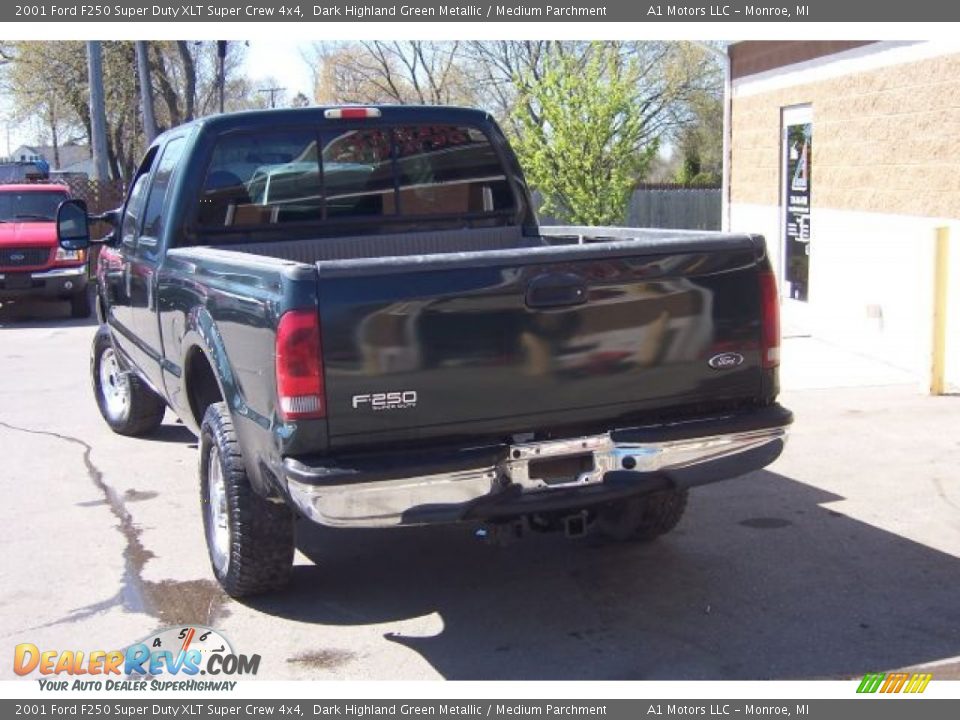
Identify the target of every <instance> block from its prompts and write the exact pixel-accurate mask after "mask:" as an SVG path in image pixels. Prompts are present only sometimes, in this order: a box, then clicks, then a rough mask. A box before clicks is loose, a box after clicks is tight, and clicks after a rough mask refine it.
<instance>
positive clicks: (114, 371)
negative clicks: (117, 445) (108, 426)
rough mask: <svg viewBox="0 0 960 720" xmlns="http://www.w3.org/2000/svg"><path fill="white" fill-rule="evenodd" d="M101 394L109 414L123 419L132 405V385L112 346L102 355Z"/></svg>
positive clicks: (116, 418)
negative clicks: (121, 367)
mask: <svg viewBox="0 0 960 720" xmlns="http://www.w3.org/2000/svg"><path fill="white" fill-rule="evenodd" d="M100 395H101V396H102V397H103V404H104V406H105V408H106V411H107V414H108V415H109V416H110V417H111V418H113V419H114V420H119V419H121V418H122V417H123V415H124V413H126V411H127V407H128V406H129V405H130V385H129V383H128V382H127V375H126V373H125V372H123V370H121V369H120V363H119V362H117V354H116V352H114V350H113V349H112V348H108V349H106V350H104V351H103V354H102V355H101V356H100Z"/></svg>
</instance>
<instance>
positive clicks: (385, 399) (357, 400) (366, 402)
mask: <svg viewBox="0 0 960 720" xmlns="http://www.w3.org/2000/svg"><path fill="white" fill-rule="evenodd" d="M416 406H417V391H416V390H401V391H400V392H388V393H368V394H365V395H354V396H353V409H354V410H360V409H361V408H364V407H369V408H370V409H371V410H378V411H379V410H407V409H409V408H414V407H416Z"/></svg>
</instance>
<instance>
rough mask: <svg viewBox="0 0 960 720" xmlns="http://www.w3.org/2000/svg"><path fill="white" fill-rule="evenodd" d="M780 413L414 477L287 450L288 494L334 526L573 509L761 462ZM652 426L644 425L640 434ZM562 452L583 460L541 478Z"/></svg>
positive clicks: (778, 443) (530, 450) (613, 437)
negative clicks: (757, 422) (770, 419)
mask: <svg viewBox="0 0 960 720" xmlns="http://www.w3.org/2000/svg"><path fill="white" fill-rule="evenodd" d="M781 410H782V408H781ZM783 413H785V415H784V416H783V418H782V419H783V422H782V424H777V425H773V426H769V427H763V428H757V429H750V430H743V431H739V432H732V433H726V434H713V435H706V436H701V437H682V438H678V439H666V440H661V441H643V442H631V441H627V440H625V439H624V437H626V438H629V436H630V431H617V432H615V433H604V434H600V435H590V436H586V437H579V438H573V439H565V440H551V441H545V442H533V443H520V444H515V445H511V446H501V447H500V448H498V451H497V455H498V457H494V458H491V459H490V461H489V462H487V463H485V464H483V465H481V466H477V467H468V468H466V469H463V468H458V469H450V470H444V471H442V472H435V473H428V474H425V473H420V474H417V475H415V476H410V477H392V478H387V479H373V480H366V479H365V478H364V474H363V473H362V472H351V471H344V470H343V469H341V468H327V467H323V468H316V467H308V466H306V465H304V464H302V463H300V462H298V461H297V460H293V459H287V460H286V461H285V473H286V476H287V487H288V492H289V495H290V498H291V499H292V500H293V502H294V503H295V504H296V506H297V507H298V508H299V509H300V510H301V511H302V512H303V514H304V515H306V516H307V517H308V518H310V519H312V520H314V521H316V522H318V523H320V524H322V525H329V526H337V527H350V526H353V527H385V526H394V525H419V524H427V523H435V522H456V521H459V520H466V519H471V518H482V517H497V516H509V515H511V514H525V513H530V512H538V510H541V509H543V508H549V509H558V506H559V507H563V506H569V507H571V508H576V507H577V506H578V505H579V506H586V505H590V504H595V503H598V502H605V501H608V500H610V499H615V498H616V497H623V496H625V495H631V494H639V493H643V492H650V491H653V490H657V489H662V488H664V487H690V486H693V485H701V484H705V483H709V482H715V481H718V480H724V479H727V478H731V477H737V476H739V475H743V474H745V473H748V472H751V471H753V470H758V469H760V468H762V467H765V466H766V465H768V464H769V463H771V462H773V460H775V459H776V458H777V457H778V456H779V455H780V453H781V451H782V450H783V446H784V443H785V442H786V437H787V428H788V426H789V424H790V422H791V421H792V416H790V414H789V412H788V411H785V410H784V411H783ZM649 434H650V431H649V430H648V429H645V430H644V431H643V433H642V435H644V436H645V435H649ZM672 434H673V435H676V433H672ZM681 434H682V433H681ZM665 435H667V436H670V435H671V433H665ZM564 459H566V460H568V461H570V460H572V461H573V463H572V465H571V467H572V466H579V469H578V470H575V471H574V472H573V473H571V474H570V475H569V476H567V477H559V478H558V477H555V476H554V477H543V476H544V475H549V474H550V472H551V471H550V470H547V468H549V467H550V466H551V462H550V461H555V460H564ZM554 467H556V465H554Z"/></svg>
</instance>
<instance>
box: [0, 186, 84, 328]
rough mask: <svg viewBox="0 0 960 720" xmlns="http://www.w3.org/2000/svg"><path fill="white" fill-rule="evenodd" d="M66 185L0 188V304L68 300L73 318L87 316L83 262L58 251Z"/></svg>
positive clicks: (79, 253)
mask: <svg viewBox="0 0 960 720" xmlns="http://www.w3.org/2000/svg"><path fill="white" fill-rule="evenodd" d="M69 198H70V191H69V189H68V188H67V187H66V186H65V185H56V184H29V183H26V184H14V185H0V302H5V301H8V300H14V301H18V300H34V299H45V300H66V301H68V302H69V303H70V314H71V316H73V317H75V318H85V317H89V316H90V301H89V299H88V298H87V258H86V254H85V252H84V251H83V250H66V249H64V248H59V247H57V230H56V226H55V225H54V220H55V218H56V214H57V207H58V206H59V205H60V203H62V202H63V201H65V200H67V199H69Z"/></svg>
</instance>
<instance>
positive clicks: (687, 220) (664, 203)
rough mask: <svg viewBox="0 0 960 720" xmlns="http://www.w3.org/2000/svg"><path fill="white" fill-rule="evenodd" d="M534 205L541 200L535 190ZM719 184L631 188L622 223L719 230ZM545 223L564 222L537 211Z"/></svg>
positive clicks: (630, 225) (680, 228)
mask: <svg viewBox="0 0 960 720" xmlns="http://www.w3.org/2000/svg"><path fill="white" fill-rule="evenodd" d="M534 202H535V203H536V205H537V207H539V206H540V203H541V200H540V196H539V195H538V194H537V193H534ZM720 213H721V208H720V188H716V187H689V186H686V185H672V184H649V185H641V186H639V187H638V188H637V189H636V190H634V191H633V196H632V197H631V198H630V205H629V206H628V208H627V213H626V217H625V218H624V219H623V222H621V223H619V224H620V225H623V226H624V227H648V228H671V229H674V230H719V229H720ZM538 215H539V217H540V222H541V223H542V224H544V225H566V224H569V223H566V222H562V221H561V220H559V219H558V218H554V217H551V216H550V215H547V214H546V213H543V212H539V213H538Z"/></svg>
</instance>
